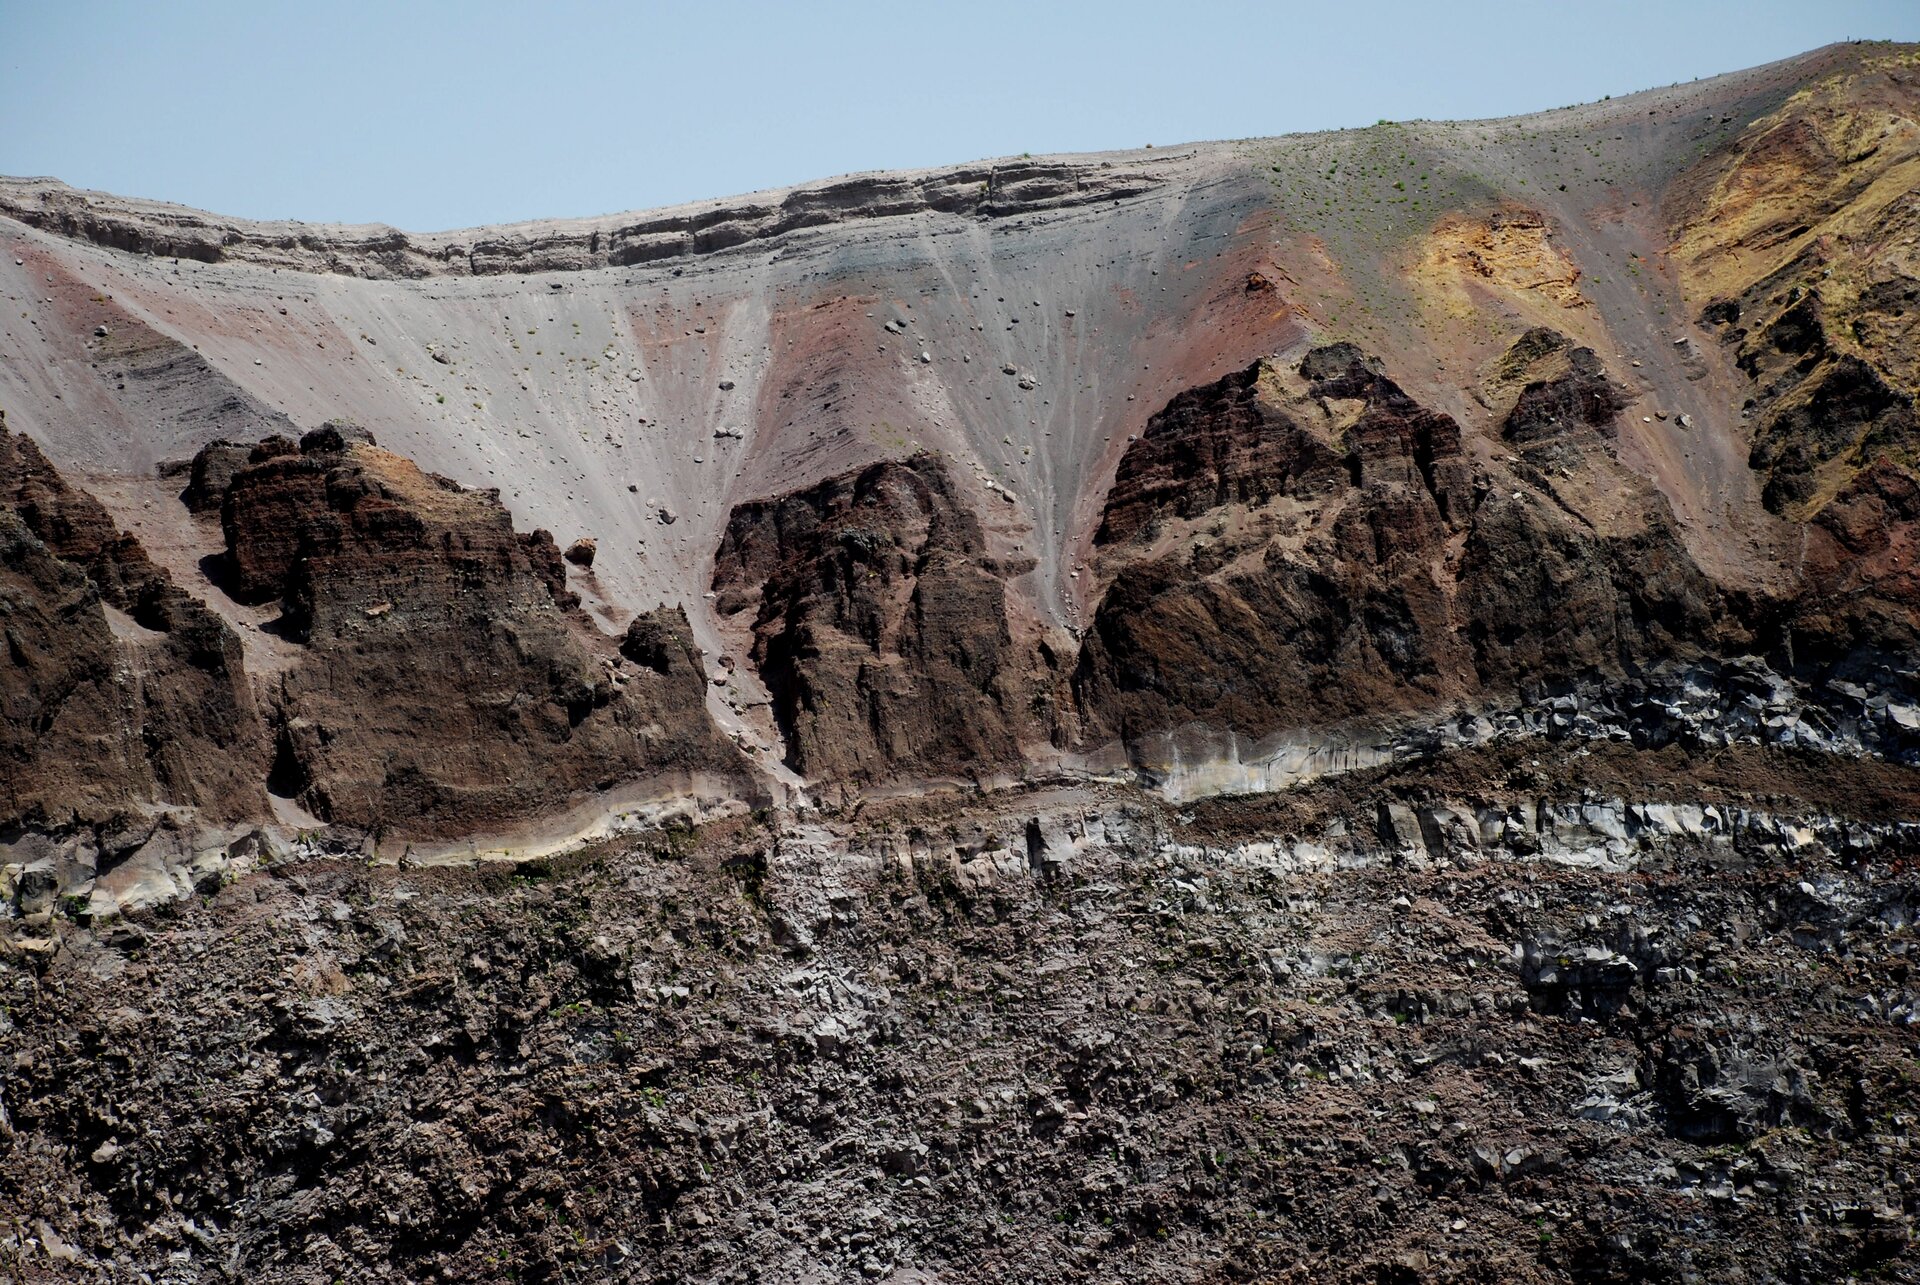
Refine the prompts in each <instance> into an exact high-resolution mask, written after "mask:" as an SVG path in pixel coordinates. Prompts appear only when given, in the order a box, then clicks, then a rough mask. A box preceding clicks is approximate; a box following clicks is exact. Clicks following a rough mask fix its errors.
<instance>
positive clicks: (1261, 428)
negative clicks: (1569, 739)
mask: <svg viewBox="0 0 1920 1285" xmlns="http://www.w3.org/2000/svg"><path fill="white" fill-rule="evenodd" d="M1582 351H1584V350H1582ZM1610 388H1611V386H1610V385H1609V384H1608V383H1607V381H1606V378H1605V375H1604V372H1603V371H1601V370H1600V369H1599V366H1598V363H1597V361H1595V360H1593V359H1592V354H1591V353H1586V354H1585V357H1584V358H1582V359H1580V360H1577V361H1575V362H1574V363H1573V366H1572V369H1571V371H1570V372H1569V373H1568V374H1567V375H1565V376H1563V377H1562V378H1561V379H1558V380H1554V381H1542V382H1539V383H1536V384H1533V385H1530V386H1529V387H1528V388H1527V390H1526V391H1525V393H1523V394H1522V396H1521V399H1520V406H1519V408H1517V409H1516V412H1515V417H1514V419H1513V420H1512V422H1514V423H1518V424H1523V425H1527V424H1533V423H1536V422H1537V423H1545V422H1547V421H1548V420H1550V419H1553V418H1559V417H1562V416H1565V417H1570V418H1573V419H1576V420H1578V421H1579V422H1580V423H1582V424H1586V425H1588V426H1591V427H1600V426H1602V425H1604V423H1605V422H1606V420H1607V419H1608V418H1610V416H1611V414H1612V413H1613V411H1614V409H1617V407H1615V406H1614V401H1613V397H1612V394H1611V393H1610V391H1609V390H1610ZM1262 389H1264V396H1263V394H1262V392H1261V390H1262ZM1241 390H1247V391H1244V392H1243V391H1241ZM1205 391H1206V393H1207V394H1208V396H1206V397H1205V398H1195V397H1194V396H1192V395H1187V396H1185V397H1183V398H1181V399H1176V403H1175V405H1174V406H1170V407H1169V410H1168V412H1167V413H1164V414H1163V415H1161V416H1156V418H1155V420H1154V421H1153V422H1152V423H1151V424H1150V426H1149V428H1148V431H1147V432H1146V433H1145V434H1144V435H1143V436H1142V438H1141V440H1140V441H1139V442H1138V443H1136V444H1135V446H1134V447H1133V448H1130V450H1129V452H1128V459H1126V460H1123V461H1122V463H1121V466H1120V474H1119V475H1120V478H1121V479H1123V480H1124V481H1125V482H1126V483H1127V485H1125V486H1122V485H1120V484H1118V483H1117V484H1116V486H1115V493H1114V497H1113V498H1112V499H1111V500H1110V501H1109V506H1108V522H1107V523H1104V524H1103V526H1102V531H1103V533H1119V532H1128V531H1132V532H1136V533H1138V534H1137V535H1136V537H1135V538H1134V539H1133V540H1132V541H1130V542H1120V541H1118V540H1114V539H1112V538H1111V535H1110V536H1109V543H1110V545H1111V547H1110V548H1109V550H1108V552H1107V554H1106V555H1105V558H1104V560H1103V569H1104V572H1105V575H1106V576H1107V577H1108V579H1107V587H1106V589H1105V592H1104V594H1103V596H1102V597H1101V599H1100V602H1099V605H1098V607H1097V608H1096V610H1095V613H1094V620H1093V627H1092V629H1091V630H1090V631H1089V633H1088V634H1087V637H1086V639H1085V642H1084V646H1083V648H1082V651H1081V655H1080V661H1079V666H1078V669H1077V672H1076V674H1075V680H1074V685H1075V692H1076V696H1077V698H1078V701H1079V704H1080V706H1081V711H1082V714H1083V716H1084V717H1085V718H1086V720H1087V725H1088V727H1089V729H1090V732H1091V733H1092V734H1094V735H1096V736H1097V735H1099V734H1102V733H1104V734H1106V735H1112V736H1118V737H1121V738H1123V739H1127V740H1133V739H1135V738H1138V737H1141V736H1145V735H1149V734H1153V733H1158V732H1165V731H1170V730H1173V729H1176V728H1179V727H1181V726H1183V725H1185V724H1188V723H1199V724H1203V725H1205V726H1208V727H1211V728H1214V729H1216V730H1218V731H1223V732H1224V731H1228V730H1231V731H1233V732H1237V733H1239V734H1242V735H1253V736H1259V735H1263V734H1265V733H1268V732H1271V731H1274V730H1276V729H1280V728H1286V727H1304V726H1309V725H1313V724H1320V723H1326V722H1329V721H1336V720H1341V719H1346V718H1352V717H1360V716H1367V717H1384V716H1391V715H1393V714H1395V713H1397V712H1404V711H1411V710H1418V709H1422V708H1429V709H1433V708H1438V707H1440V706H1442V705H1444V704H1446V703H1448V702H1451V701H1455V700H1463V699H1478V698H1479V697H1481V696H1482V695H1483V694H1485V693H1487V692H1489V691H1493V692H1505V691H1511V690H1512V689H1514V688H1515V687H1517V686H1519V685H1521V684H1524V683H1527V682H1534V681H1539V680H1543V679H1547V678H1549V677H1559V678H1566V677H1571V676H1574V675H1577V674H1585V673H1590V672H1594V671H1601V672H1608V671H1616V670H1617V669H1618V668H1619V667H1620V666H1621V665H1622V664H1624V663H1629V662H1631V661H1632V660H1633V659H1634V658H1635V657H1639V656H1646V655H1653V654H1677V653H1678V652H1679V651H1680V650H1681V649H1683V648H1684V647H1685V646H1688V645H1694V644H1695V643H1697V642H1698V640H1700V639H1702V638H1704V637H1705V636H1707V635H1708V634H1709V633H1711V631H1712V630H1713V628H1714V627H1715V626H1714V620H1715V603H1716V601H1717V600H1716V597H1715V594H1714V591H1713V589H1712V587H1711V586H1710V585H1709V584H1708V583H1707V582H1706V580H1705V578H1704V577H1702V576H1701V575H1700V574H1699V572H1698V570H1697V569H1696V568H1694V567H1693V564H1692V562H1691V560H1690V559H1689V558H1688V557H1687V556H1686V554H1685V551H1684V549H1683V548H1682V546H1681V545H1680V542H1679V540H1678V538H1677V535H1676V533H1675V532H1674V530H1673V528H1672V525H1671V522H1670V521H1668V520H1667V519H1666V518H1665V517H1664V512H1663V506H1661V505H1660V504H1659V503H1658V497H1657V496H1649V497H1647V498H1646V499H1644V500H1643V501H1642V503H1641V505H1640V507H1641V509H1642V510H1643V511H1642V512H1641V513H1640V514H1639V515H1638V516H1637V518H1636V520H1635V521H1633V522H1632V523H1628V524H1623V525H1622V527H1621V529H1619V530H1618V531H1613V532H1608V533H1602V532H1599V531H1597V530H1595V529H1593V528H1592V527H1591V526H1590V525H1589V524H1588V523H1586V522H1583V521H1581V520H1579V519H1577V518H1574V517H1573V516H1571V515H1570V514H1569V513H1568V512H1567V511H1565V509H1564V508H1563V507H1562V506H1560V505H1558V504H1556V503H1555V501H1554V498H1553V496H1552V494H1551V492H1550V490H1549V489H1548V488H1547V487H1546V486H1545V485H1544V481H1543V480H1536V481H1535V482H1533V483H1529V484H1528V485H1527V486H1526V488H1525V489H1524V490H1522V491H1518V492H1514V493H1512V494H1511V495H1502V494H1494V493H1493V492H1492V484H1491V482H1490V481H1489V480H1488V479H1485V478H1481V479H1478V480H1476V479H1475V478H1474V477H1473V475H1472V470H1471V469H1470V467H1469V465H1468V463H1467V461H1466V460H1465V459H1464V457H1463V456H1462V452H1461V443H1460V432H1459V427H1458V425H1456V424H1455V423H1454V421H1453V420H1452V419H1451V418H1450V417H1448V416H1446V415H1442V414H1438V413H1436V412H1434V411H1431V410H1429V409H1427V408H1425V407H1422V406H1420V405H1419V404H1418V403H1417V402H1415V401H1414V400H1413V399H1412V398H1410V397H1408V396H1407V395H1406V393H1405V392H1403V391H1402V390H1401V389H1400V388H1399V386H1398V385H1396V384H1395V383H1394V382H1393V381H1392V380H1391V379H1389V378H1387V376H1386V375H1385V374H1384V373H1383V372H1382V370H1381V369H1380V366H1379V363H1378V362H1376V361H1373V360H1371V359H1369V358H1367V357H1365V356H1364V355H1363V354H1362V353H1360V352H1359V350H1357V349H1355V348H1353V347H1352V346H1351V345H1335V346H1333V347H1329V348H1323V349H1318V350H1315V351H1314V352H1311V353H1309V354H1308V355H1307V356H1306V358H1305V359H1304V360H1303V361H1301V363H1300V364H1299V366H1298V368H1297V370H1296V371H1288V370H1286V369H1284V368H1282V367H1281V366H1280V365H1278V363H1274V362H1263V363H1261V364H1260V365H1259V366H1256V367H1255V368H1253V369H1251V370H1249V371H1246V372H1243V373H1242V374H1240V375H1237V376H1233V377H1231V378H1229V379H1228V380H1224V381H1221V383H1220V384H1217V385H1214V386H1213V387H1212V388H1211V389H1209V390H1205ZM1610 407H1612V408H1613V409H1609V408H1610ZM1255 408H1257V409H1255ZM1223 441H1224V442H1232V443H1233V444H1234V445H1233V448H1232V449H1231V450H1229V451H1222V450H1220V449H1219V448H1218V446H1217V445H1216V444H1217V443H1220V442H1223ZM1196 452H1197V453H1198V454H1200V455H1203V456H1205V457H1206V458H1210V459H1226V460H1229V461H1230V462H1231V463H1232V465H1234V466H1237V467H1238V469H1239V470H1240V471H1239V472H1238V473H1236V472H1235V471H1234V469H1233V467H1229V468H1228V469H1226V470H1219V471H1215V472H1212V473H1209V472H1207V471H1206V470H1201V471H1199V472H1198V473H1197V474H1195V475H1193V476H1194V480H1195V482H1196V483H1197V484H1196V485H1192V486H1189V487H1187V488H1185V489H1181V488H1179V487H1178V486H1177V485H1175V484H1174V483H1175V482H1176V481H1177V479H1178V478H1179V476H1180V473H1179V470H1178V469H1161V468H1160V467H1159V463H1158V462H1159V461H1164V460H1173V459H1179V458H1181V457H1182V456H1183V455H1185V456H1188V457H1191V456H1192V455H1194V454H1195V453H1196ZM1280 458H1285V459H1301V458H1310V459H1313V460H1314V461H1315V466H1314V467H1312V468H1293V467H1288V466H1284V465H1276V464H1275V463H1274V461H1275V460H1276V459H1280ZM1593 467H1596V468H1611V467H1612V465H1611V464H1610V462H1608V461H1607V460H1606V458H1605V457H1604V455H1602V456H1601V457H1600V458H1599V459H1597V460H1596V461H1595V462H1594V464H1593ZM1156 475H1157V476H1160V477H1162V478H1165V479H1166V481H1165V482H1164V483H1163V484H1162V485H1161V487H1160V488H1159V490H1158V493H1157V498H1158V500H1159V502H1158V503H1157V504H1156V503H1155V498H1156V496H1155V492H1154V491H1153V490H1152V489H1151V488H1148V487H1144V486H1142V485H1141V484H1140V481H1139V480H1140V479H1142V478H1144V477H1154V476H1156ZM1150 508H1152V509H1158V510H1159V511H1160V512H1161V513H1163V514H1167V515H1172V516H1176V517H1178V518H1180V519H1183V520H1185V521H1186V522H1187V523H1188V524H1189V525H1187V526H1185V527H1182V528H1180V529H1179V530H1177V531H1170V532H1166V533H1164V538H1162V539H1156V538H1154V537H1153V534H1152V532H1151V531H1150V530H1149V529H1148V528H1146V527H1145V526H1144V525H1143V519H1142V517H1141V514H1142V512H1143V510H1146V509H1150ZM1202 519H1203V520H1204V526H1202V525H1200V521H1199V520H1202Z"/></svg>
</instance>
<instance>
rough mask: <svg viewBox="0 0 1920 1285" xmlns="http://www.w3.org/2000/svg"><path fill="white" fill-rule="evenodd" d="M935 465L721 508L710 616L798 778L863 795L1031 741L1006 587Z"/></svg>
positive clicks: (981, 764)
mask: <svg viewBox="0 0 1920 1285" xmlns="http://www.w3.org/2000/svg"><path fill="white" fill-rule="evenodd" d="M1027 569H1029V568H1023V567H1018V566H1011V567H1010V566H1007V565H1005V564H1003V563H999V562H996V561H995V560H994V559H992V558H991V557H989V556H988V555H987V551H986V541H985V538H984V536H983V535H982V532H981V529H980V521H979V518H978V516H977V515H976V514H975V513H974V512H973V511H972V509H971V508H970V506H969V505H968V502H967V500H966V499H965V498H964V497H963V495H962V494H961V490H960V488H959V486H958V485H957V484H956V482H955V479H954V478H953V476H952V474H951V473H950V471H949V469H948V466H947V465H946V464H945V463H944V462H943V461H942V460H941V459H939V458H938V457H936V456H932V455H916V456H913V457H911V458H909V459H906V460H903V461H900V462H898V463H884V464H876V465H874V466H872V467H870V468H866V469H862V470H860V471H858V472H856V473H851V474H846V475H842V476H840V477H835V478H831V479H829V480H827V481H826V482H823V483H821V484H819V485H818V486H814V487H810V488H808V489H806V490H804V491H799V492H796V493H794V494H792V495H789V496H786V497H784V498H781V499H779V500H774V501H767V502H762V503H754V504H747V505H743V506H741V507H740V508H738V509H736V510H734V513H733V518H732V520H731V521H730V522H729V524H728V526H727V533H726V536H725V538H724V539H723V541H722V543H721V546H720V551H719V554H718V556H717V557H716V559H715V565H714V576H713V585H714V590H715V592H716V593H718V594H719V595H720V597H719V601H718V604H717V605H718V609H719V610H720V611H721V613H722V614H723V615H734V614H744V613H746V612H749V611H751V612H753V619H752V634H753V651H752V660H753V663H754V664H755V666H756V667H757V668H758V670H759V672H760V675H761V677H762V679H763V680H764V681H765V682H766V685H767V689H768V692H769V694H770V695H771V698H772V701H773V710H774V715H775V717H776V719H777V720H778V721H779V724H780V728H781V730H782V732H783V733H784V735H785V737H786V743H787V752H788V761H789V762H790V763H791V764H792V766H793V767H794V769H795V770H797V771H799V772H802V773H805V774H807V775H809V776H817V777H822V778H830V779H835V780H840V781H851V782H858V783H872V782H876V781H882V780H885V779H887V778H889V777H894V776H907V777H911V776H931V775H948V774H960V775H969V774H973V773H977V772H981V771H989V772H990V771H992V770H993V769H995V768H998V767H1005V766H1007V765H1010V764H1012V763H1014V762H1015V761H1016V760H1017V759H1018V757H1019V754H1020V749H1021V744H1022V741H1023V740H1026V739H1029V738H1031V737H1033V736H1034V735H1035V734H1036V731H1038V730H1040V729H1039V725H1038V723H1037V721H1036V718H1035V715H1034V711H1033V709H1032V708H1031V707H1030V701H1029V693H1030V691H1031V689H1032V685H1033V684H1032V678H1031V675H1030V674H1029V673H1028V672H1027V665H1028V664H1029V658H1028V657H1027V656H1026V655H1024V654H1022V653H1021V652H1020V651H1019V650H1017V649H1016V647H1015V645H1014V640H1013V637H1012V632H1011V629H1010V627H1009V623H1008V613H1007V580H1008V578H1009V577H1010V576H1013V575H1017V574H1019V573H1021V572H1022V571H1024V570H1027Z"/></svg>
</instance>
